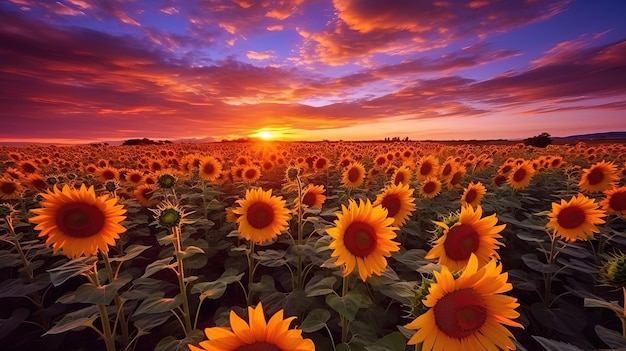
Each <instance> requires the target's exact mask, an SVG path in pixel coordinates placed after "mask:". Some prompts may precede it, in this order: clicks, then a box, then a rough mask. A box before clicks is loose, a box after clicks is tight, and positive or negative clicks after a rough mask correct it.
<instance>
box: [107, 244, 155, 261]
mask: <svg viewBox="0 0 626 351" xmlns="http://www.w3.org/2000/svg"><path fill="white" fill-rule="evenodd" d="M149 248H150V246H145V245H131V246H129V247H128V248H126V250H125V251H126V254H125V255H124V256H121V257H113V258H111V259H110V261H111V262H126V261H129V260H132V259H133V258H135V257H137V256H139V255H141V254H142V253H143V252H144V251H146V250H147V249H149Z"/></svg>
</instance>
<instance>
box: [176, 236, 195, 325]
mask: <svg viewBox="0 0 626 351" xmlns="http://www.w3.org/2000/svg"><path fill="white" fill-rule="evenodd" d="M172 234H174V237H175V241H174V243H175V244H176V248H175V250H176V263H177V265H178V270H177V271H176V275H177V276H178V286H179V288H180V294H181V295H182V298H183V318H184V320H185V336H187V335H189V333H190V332H191V331H192V330H193V328H192V327H191V313H190V312H189V299H188V298H187V285H186V284H185V268H184V266H183V257H182V253H183V244H182V239H181V237H180V236H181V235H180V226H178V225H177V226H174V227H172Z"/></svg>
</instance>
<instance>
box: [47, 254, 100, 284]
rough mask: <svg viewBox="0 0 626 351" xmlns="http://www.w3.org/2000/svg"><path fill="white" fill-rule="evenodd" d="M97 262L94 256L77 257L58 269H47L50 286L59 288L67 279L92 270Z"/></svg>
mask: <svg viewBox="0 0 626 351" xmlns="http://www.w3.org/2000/svg"><path fill="white" fill-rule="evenodd" d="M97 260H98V258H97V257H96V256H89V257H79V258H75V259H73V260H71V261H68V262H66V263H65V264H63V265H61V266H59V267H56V268H52V269H48V273H50V280H51V281H52V285H54V286H59V285H61V284H63V283H64V282H66V281H67V280H68V279H70V278H72V277H75V276H78V275H81V274H83V273H85V272H87V271H89V270H90V269H92V268H93V264H94V263H95V262H96V261H97Z"/></svg>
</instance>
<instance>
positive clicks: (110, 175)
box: [102, 169, 115, 180]
mask: <svg viewBox="0 0 626 351" xmlns="http://www.w3.org/2000/svg"><path fill="white" fill-rule="evenodd" d="M102 178H103V179H104V180H112V179H115V173H113V172H112V171H110V170H108V169H107V170H105V171H103V172H102Z"/></svg>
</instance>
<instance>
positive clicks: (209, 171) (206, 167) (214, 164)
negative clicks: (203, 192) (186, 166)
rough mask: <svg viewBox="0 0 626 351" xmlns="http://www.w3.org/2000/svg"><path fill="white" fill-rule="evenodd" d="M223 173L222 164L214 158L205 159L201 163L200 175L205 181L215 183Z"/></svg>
mask: <svg viewBox="0 0 626 351" xmlns="http://www.w3.org/2000/svg"><path fill="white" fill-rule="evenodd" d="M221 173H222V164H221V163H220V162H219V161H218V160H217V159H215V157H213V156H207V157H203V158H202V159H201V161H200V166H199V172H198V175H199V176H200V178H202V179H204V180H209V181H212V182H214V181H215V179H216V178H218V177H219V175H220V174H221Z"/></svg>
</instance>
